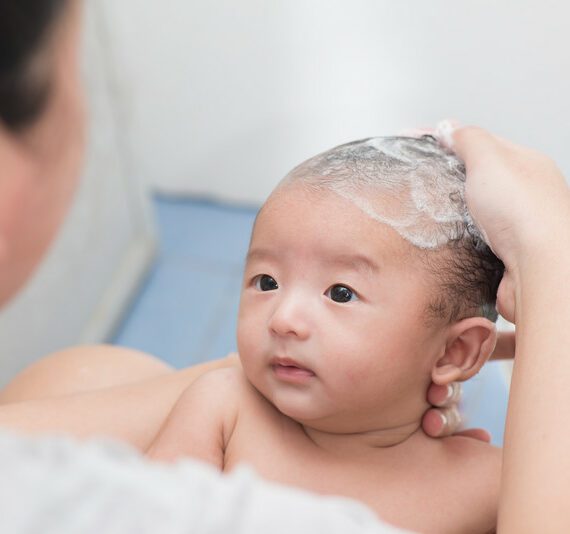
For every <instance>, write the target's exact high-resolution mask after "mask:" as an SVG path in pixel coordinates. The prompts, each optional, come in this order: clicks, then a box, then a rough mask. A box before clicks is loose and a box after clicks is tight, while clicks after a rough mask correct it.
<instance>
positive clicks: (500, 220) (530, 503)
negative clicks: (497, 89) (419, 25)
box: [441, 124, 570, 534]
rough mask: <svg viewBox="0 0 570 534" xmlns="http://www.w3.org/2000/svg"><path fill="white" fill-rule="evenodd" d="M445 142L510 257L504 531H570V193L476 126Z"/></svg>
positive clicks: (471, 199) (492, 234)
mask: <svg viewBox="0 0 570 534" xmlns="http://www.w3.org/2000/svg"><path fill="white" fill-rule="evenodd" d="M441 134H442V137H443V138H445V139H446V140H447V143H448V146H450V147H451V148H452V149H453V150H454V151H455V152H456V153H457V154H458V155H459V157H461V158H462V159H463V161H464V162H465V164H466V168H467V186H466V188H467V201H468V204H469V208H470V211H471V213H472V215H473V217H474V219H475V221H476V223H477V224H478V226H479V227H480V228H481V229H482V230H483V231H484V232H485V234H486V238H487V241H488V242H489V244H490V245H491V247H492V248H493V250H494V251H495V252H496V254H497V255H498V256H499V257H500V258H501V259H502V260H503V262H504V263H505V266H506V274H505V277H504V279H503V281H502V283H501V287H500V288H499V307H500V309H501V313H502V314H503V315H505V316H506V317H507V318H509V319H510V320H512V321H513V322H516V325H517V334H516V358H515V363H514V370H513V377H512V383H511V393H510V400H509V408H508V415H507V427H506V432H505V446H504V464H503V473H502V481H501V501H500V508H499V526H498V531H499V532H500V533H517V534H520V533H525V532H529V533H534V532H570V512H569V511H568V504H567V503H568V500H569V499H570V476H569V473H570V455H569V454H568V451H569V450H570V424H569V423H570V387H569V383H570V352H569V350H570V349H569V347H570V328H568V323H569V321H570V286H569V285H568V282H567V279H568V275H569V274H570V191H569V189H568V185H567V184H566V182H565V180H564V177H563V176H562V174H561V173H560V171H559V170H558V169H557V168H556V166H555V165H554V163H553V162H552V161H551V160H549V159H548V158H546V157H545V156H543V155H541V154H539V153H537V152H535V151H532V150H528V149H525V148H522V147H518V146H516V145H513V144H512V143H509V142H507V141H505V140H502V139H499V138H497V137H495V136H493V135H492V134H490V133H488V132H486V131H484V130H481V129H478V128H472V127H467V128H454V127H453V126H452V125H449V124H447V125H446V126H445V128H443V129H442V132H441Z"/></svg>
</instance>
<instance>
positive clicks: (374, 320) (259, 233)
mask: <svg viewBox="0 0 570 534" xmlns="http://www.w3.org/2000/svg"><path fill="white" fill-rule="evenodd" d="M464 182H465V172H464V168H463V166H462V165H461V163H460V162H459V161H458V160H457V159H456V158H455V157H454V156H452V155H449V154H447V153H445V152H444V150H443V149H442V148H440V146H439V145H438V144H437V142H436V141H435V140H434V139H433V138H431V137H429V136H426V137H423V138H421V139H414V138H403V137H401V138H399V137H392V138H372V139H366V140H362V141H356V142H353V143H349V144H346V145H342V146H339V147H336V148H333V149H332V150H329V151H328V152H325V153H323V154H320V155H318V156H316V157H314V158H312V159H310V160H308V161H306V162H305V163H303V164H301V165H300V166H298V167H297V168H295V169H294V170H293V171H292V172H291V173H290V174H289V175H288V176H287V177H286V178H285V179H284V180H283V181H282V182H281V183H280V184H279V185H278V187H277V188H276V189H275V191H274V192H273V193H272V194H271V196H270V197H269V199H268V200H267V202H266V203H265V204H264V205H263V207H262V208H261V210H260V212H259V214H258V216H257V220H256V222H255V226H254V229H253V234H252V237H251V243H250V247H249V252H248V255H247V261H246V266H245V274H244V282H243V287H242V293H241V303H240V311H239V320H238V350H239V355H240V359H241V364H242V368H241V369H238V368H234V369H221V370H216V371H213V372H211V373H208V374H206V375H204V376H203V377H201V378H200V379H198V380H197V381H196V382H195V383H193V384H192V385H191V386H190V387H189V388H188V389H187V390H186V391H185V392H184V393H183V394H182V396H181V397H180V399H179V401H178V402H177V404H176V405H175V407H174V408H173V410H172V412H171V414H170V416H169V417H168V419H167V421H166V422H165V424H164V426H163V428H162V430H161V431H160V432H159V434H158V435H157V437H156V439H155V440H154V442H153V444H152V445H151V447H150V449H149V451H148V454H149V455H150V456H151V457H153V458H156V459H161V460H174V459H175V458H178V457H181V456H186V455H188V456H193V457H196V458H200V459H202V460H205V461H207V462H210V463H212V464H214V465H215V466H217V467H218V468H219V469H220V470H223V471H230V470H232V469H233V468H234V467H235V466H236V465H238V464H241V463H247V464H249V465H251V466H253V468H255V469H256V470H257V471H258V472H259V473H260V474H261V475H262V476H264V477H266V478H268V479H271V480H275V481H278V482H281V483H285V484H291V485H294V486H300V487H303V488H306V489H309V490H312V491H315V492H319V493H323V494H335V495H343V496H347V497H352V498H355V499H358V500H360V501H362V502H364V503H366V504H368V505H369V506H370V507H371V508H373V509H374V510H375V511H376V512H377V514H378V515H379V516H380V517H382V518H383V519H385V520H387V521H390V522H392V523H394V524H395V525H398V526H401V527H405V528H409V529H412V530H416V531H421V532H434V533H438V534H441V533H445V532H454V533H456V532H468V533H477V532H489V531H493V530H494V528H495V524H496V514H497V504H498V502H497V501H498V490H499V475H500V451H499V450H498V449H495V448H493V447H491V446H490V445H488V444H486V443H483V442H479V441H476V440H473V439H469V438H464V437H458V436H456V437H449V438H445V439H440V440H435V439H431V438H429V437H427V436H426V435H425V434H424V433H423V432H422V430H421V427H420V421H421V417H422V414H423V413H424V412H425V410H426V409H427V407H428V405H427V402H426V399H425V395H426V390H427V387H428V385H429V384H430V382H431V381H432V380H433V381H434V382H436V383H438V384H450V383H451V382H453V381H457V380H466V379H468V378H470V377H472V376H473V375H475V374H476V373H477V372H478V371H479V369H480V368H481V366H482V365H483V364H484V363H485V361H486V359H487V358H488V357H489V355H490V354H491V352H492V350H493V348H494V345H495V340H496V329H495V324H494V321H495V320H496V311H495V297H496V290H497V286H498V283H499V281H500V279H501V276H502V273H503V265H502V263H501V262H500V261H499V260H498V259H497V258H496V257H495V256H494V255H493V253H492V252H491V251H490V249H489V248H488V247H487V246H486V245H485V243H484V242H483V240H482V238H481V236H480V234H479V233H478V231H477V229H476V228H475V226H474V225H473V223H472V221H471V219H470V217H469V215H468V213H467V210H466V205H465V200H464ZM283 513H286V514H290V513H295V511H294V510H284V511H283Z"/></svg>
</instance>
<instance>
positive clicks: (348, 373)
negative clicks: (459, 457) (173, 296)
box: [238, 185, 445, 432]
mask: <svg viewBox="0 0 570 534" xmlns="http://www.w3.org/2000/svg"><path fill="white" fill-rule="evenodd" d="M433 285H434V283H433V282H432V279H431V278H430V276H429V274H427V273H426V271H425V269H423V268H422V266H421V264H420V262H419V261H418V260H417V259H415V257H414V255H413V254H412V247H411V245H409V244H408V243H407V242H405V241H404V240H403V239H402V238H401V237H400V236H399V235H398V234H397V233H396V232H395V231H393V230H392V229H391V228H389V227H387V226H384V225H383V224H380V223H378V222H376V221H374V220H372V219H370V218H368V217H367V216H366V215H365V214H364V213H363V212H361V211H360V210H359V209H358V208H356V207H355V206H353V205H352V204H351V203H350V202H348V201H347V200H345V199H343V198H341V197H339V196H337V195H335V194H334V193H325V192H318V193H315V192H310V193H309V192H307V191H305V190H304V189H302V188H301V187H300V186H299V185H289V186H286V187H285V188H283V189H281V190H280V191H278V192H277V193H275V194H274V195H273V196H272V197H271V198H270V199H269V200H268V202H267V203H266V205H265V206H264V208H263V210H262V211H261V213H260V214H259V216H258V219H257V222H256V225H255V228H254V232H253V236H252V240H251V244H250V249H249V254H248V258H247V263H246V267H245V275H244V283H243V288H242V294H241V303H240V312H239V323H238V348H239V353H240V356H241V360H242V364H243V367H244V371H245V373H246V375H247V377H248V379H249V380H250V381H251V383H252V384H253V385H254V386H255V387H256V388H257V389H258V390H259V391H260V392H261V393H262V394H263V395H264V396H265V397H266V398H267V399H268V400H269V401H271V402H272V403H273V404H274V405H275V406H276V407H277V408H278V409H279V410H280V411H281V412H282V413H284V414H285V415H288V416H289V417H291V418H293V419H295V420H297V421H299V422H301V423H302V424H306V425H309V426H311V427H313V428H317V429H319V430H325V431H336V432H358V431H364V430H366V429H369V428H370V427H371V425H376V428H377V427H378V425H380V426H385V427H387V426H390V425H394V426H396V425H400V424H403V423H411V422H413V421H414V420H416V419H419V417H420V416H421V413H422V412H423V410H424V409H425V407H426V402H425V394H426V388H427V386H428V384H429V381H430V370H431V367H432V366H433V363H434V361H435V360H436V359H437V357H439V356H441V355H442V354H443V350H444V345H445V341H444V330H443V328H442V327H437V326H435V325H434V326H428V321H426V320H425V318H424V313H425V308H426V305H427V303H428V301H429V298H430V288H432V287H433Z"/></svg>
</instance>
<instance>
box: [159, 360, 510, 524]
mask: <svg viewBox="0 0 570 534" xmlns="http://www.w3.org/2000/svg"><path fill="white" fill-rule="evenodd" d="M188 421H193V422H194V424H193V425H191V426H190V425H188V424H187V422H188ZM195 428H200V432H198V433H196V432H195V431H194V429H195ZM252 436H255V439H252ZM323 437H325V438H326V439H323ZM358 438H359V439H358V440H354V439H352V436H346V437H344V436H342V435H337V436H331V435H329V436H318V437H315V436H313V435H312V434H311V433H310V431H307V429H306V428H305V427H304V426H303V425H301V424H299V423H297V422H296V421H294V420H293V419H291V418H289V417H287V416H285V415H284V414H282V413H280V412H279V411H278V410H277V409H276V408H275V407H274V406H273V405H272V404H271V403H269V402H268V401H267V400H266V399H265V398H264V397H262V396H261V395H260V394H259V392H258V391H257V390H256V389H255V388H254V387H253V386H252V385H251V384H250V383H249V382H248V381H247V379H246V378H245V376H244V375H243V372H242V370H241V369H240V368H239V367H234V368H229V369H221V370H218V371H214V372H212V373H208V374H207V375H204V376H203V377H202V378H201V379H199V380H197V381H196V382H195V383H194V385H193V386H191V387H190V389H189V390H187V391H186V392H185V393H184V395H183V396H182V397H181V399H180V401H179V402H178V404H177V405H176V407H175V409H174V410H173V412H172V414H171V415H170V416H169V419H168V421H167V423H166V425H165V427H164V429H163V431H162V432H161V434H160V436H159V437H158V438H157V441H156V442H155V443H154V444H153V445H152V447H151V449H150V451H149V455H150V456H151V457H153V458H155V459H161V460H174V459H176V458H178V457H180V456H181V455H190V456H193V457H198V458H201V459H202V460H205V461H208V462H210V463H212V464H213V465H215V466H216V467H218V468H219V469H221V470H223V471H231V470H232V469H234V468H235V467H236V466H237V465H238V464H240V463H244V462H245V463H247V464H249V465H251V466H253V467H254V469H255V470H256V471H257V472H258V473H260V474H261V475H262V476H263V477H264V478H267V479H269V480H274V481H277V482H281V483H285V484H290V485H294V486H299V487H303V488H306V489H308V490H311V491H315V492H318V493H322V494H334V495H344V496H347V497H351V498H355V499H358V500H360V501H363V502H364V503H366V504H367V505H368V506H370V507H371V508H372V509H374V510H375V511H376V512H377V513H378V515H379V516H380V517H381V518H383V519H384V520H387V521H388V522H390V523H393V524H395V525H397V526H401V527H404V528H409V529H412V530H414V531H418V532H419V531H421V532H426V533H432V532H433V533H438V534H443V533H447V532H449V533H460V532H465V533H470V534H473V533H477V532H481V533H484V532H490V531H494V527H495V521H496V512H497V500H498V493H499V478H500V462H501V453H500V450H499V449H495V448H492V447H490V446H489V445H488V444H486V443H483V442H481V441H477V440H473V439H469V438H465V437H458V436H455V437H448V438H444V439H440V440H434V439H431V438H429V437H427V436H426V435H425V434H424V433H423V432H421V430H419V428H418V425H416V426H415V427H414V428H413V429H411V430H410V431H408V435H406V436H405V437H404V438H403V440H402V441H401V442H399V443H398V444H396V445H394V444H392V443H391V439H392V438H393V436H391V435H381V434H376V435H369V436H358ZM360 438H362V439H360ZM386 439H387V441H385V440H386ZM450 502H453V503H454V505H453V506H452V507H450V506H449V503H450ZM442 510H445V511H446V512H445V513H441V511H442Z"/></svg>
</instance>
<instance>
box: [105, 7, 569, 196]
mask: <svg viewBox="0 0 570 534" xmlns="http://www.w3.org/2000/svg"><path fill="white" fill-rule="evenodd" d="M105 5H106V8H107V9H108V16H109V19H110V22H111V23H112V25H113V29H112V33H113V37H114V39H115V40H116V42H117V51H118V53H119V57H118V58H117V59H118V61H119V62H120V64H121V65H122V66H123V68H124V71H125V73H126V76H125V79H127V80H128V83H127V85H126V86H125V87H123V90H124V91H125V92H127V93H128V94H130V95H131V96H130V99H129V108H128V113H129V116H130V118H131V119H132V121H133V130H132V136H131V137H130V139H129V142H130V143H131V148H132V150H133V153H134V154H135V161H136V171H137V174H138V175H140V176H141V177H143V178H145V179H146V180H148V181H150V182H152V183H153V184H154V185H155V186H156V187H158V188H160V189H162V190H165V191H174V192H188V193H202V194H209V195H214V196H221V197H223V198H227V199H232V200H238V201H245V202H252V201H253V202H258V201H261V200H262V199H263V198H264V197H265V195H266V194H267V193H268V192H269V191H270V189H271V187H272V186H273V185H274V183H275V182H276V181H277V180H278V179H279V178H280V177H281V176H283V175H284V174H285V173H286V172H287V171H288V170H289V169H290V168H291V167H292V166H294V165H295V164H297V163H299V162H300V161H301V160H303V159H305V158H306V157H308V156H311V155H313V154H315V153H317V152H319V151H321V150H323V149H326V148H329V147H331V146H333V145H335V144H338V143H341V142H344V141H348V140H352V139H357V138H362V137H366V136H371V135H386V134H393V133H396V132H397V131H398V130H399V129H400V128H403V127H411V126H416V125H432V124H434V123H435V122H436V121H437V120H439V119H441V118H445V117H457V118H459V119H461V120H463V121H465V122H473V123H478V124H481V125H484V126H486V127H488V128H491V129H493V130H495V131H496V132H498V133H500V134H502V135H504V136H506V137H510V138H512V139H514V140H516V141H518V142H520V143H524V144H528V145H531V146H533V147H535V148H538V149H541V150H543V151H545V152H547V153H549V154H550V155H552V156H553V157H554V158H555V159H557V160H558V161H559V163H560V165H561V166H562V167H563V169H564V170H565V171H566V173H567V175H568V176H570V150H568V148H567V144H568V141H570V136H569V135H568V129H567V126H568V124H569V123H570V99H569V95H570V32H569V31H568V20H570V5H569V4H568V3H565V2H555V1H548V0H547V1H545V0H540V1H539V0H517V1H514V0H502V1H499V2H497V1H491V0H463V1H461V2H456V1H452V0H431V1H429V2H423V1H419V0H415V1H406V2H396V1H394V0H351V1H350V2H348V1H346V0H345V1H339V0H311V1H307V0H281V1H277V0H239V1H235V0H209V1H208V2H204V1H198V0H168V2H160V1H156V0H153V1H151V0H121V1H120V2H113V3H111V2H107V3H106V4H105Z"/></svg>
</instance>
